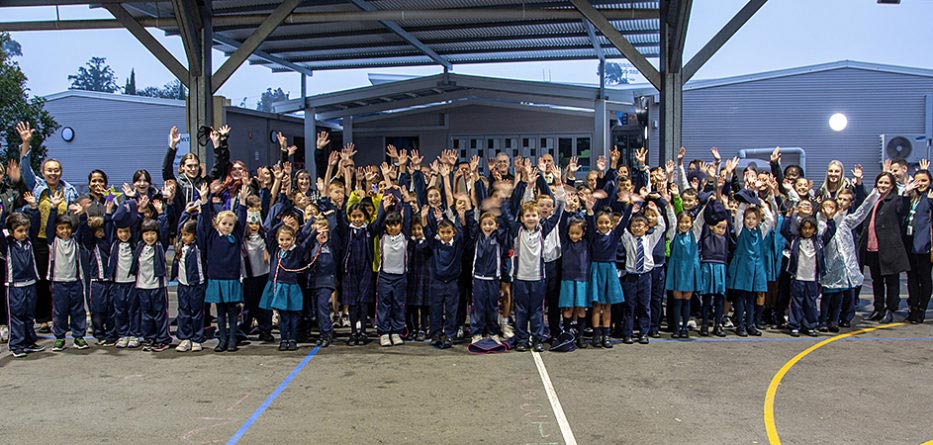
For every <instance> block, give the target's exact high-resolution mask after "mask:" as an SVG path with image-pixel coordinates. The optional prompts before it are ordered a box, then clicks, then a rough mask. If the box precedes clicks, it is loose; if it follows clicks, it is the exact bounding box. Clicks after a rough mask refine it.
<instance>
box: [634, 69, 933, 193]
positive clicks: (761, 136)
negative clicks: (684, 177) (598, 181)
mask: <svg viewBox="0 0 933 445" xmlns="http://www.w3.org/2000/svg"><path fill="white" fill-rule="evenodd" d="M852 65H853V66H858V65H860V64H859V63H852ZM862 65H867V64H862ZM882 67H883V66H882ZM895 68H896V67H895ZM903 71H904V72H911V71H916V72H917V73H915V74H906V73H903V72H894V71H885V70H883V68H879V69H863V68H858V67H841V68H838V69H831V70H824V71H817V72H804V73H800V74H793V75H787V76H782V77H774V78H767V74H766V73H764V74H763V77H765V78H763V79H761V80H752V81H744V82H739V83H732V84H728V83H725V84H720V85H719V86H711V87H708V88H693V89H686V90H685V91H684V106H683V143H684V146H686V147H687V158H688V159H693V158H701V159H707V160H708V159H710V155H709V148H710V147H712V146H716V147H719V150H720V152H721V153H722V154H723V157H724V158H725V157H731V156H733V155H735V154H736V152H737V151H738V150H740V149H743V148H755V147H773V146H775V145H778V146H785V147H802V148H804V149H805V150H806V153H807V172H806V174H807V176H808V177H809V178H811V179H812V180H813V182H814V187H819V185H820V184H821V183H822V182H823V178H824V176H825V169H826V166H827V164H828V163H829V161H831V160H833V159H838V160H841V161H842V162H843V164H844V165H845V167H846V175H847V176H848V175H849V170H850V169H851V168H852V166H853V165H855V164H856V163H860V164H862V166H863V167H864V169H865V178H866V182H869V183H870V182H871V181H873V180H874V178H875V176H876V175H877V174H878V173H880V171H881V165H880V162H881V158H880V149H881V142H880V139H879V135H880V134H882V133H886V134H889V135H890V134H921V133H923V131H924V122H923V120H924V94H929V93H933V76H931V75H930V74H926V75H924V73H923V72H922V70H913V69H904V70H903ZM689 87H690V84H688V88H689ZM658 113H659V108H658V106H657V105H652V106H651V109H650V118H649V119H650V121H652V122H653V121H655V120H657V119H658V117H657V116H658ZM833 113H844V114H845V115H846V116H847V117H848V120H849V124H848V127H847V128H846V129H845V130H843V131H841V132H835V131H833V130H832V129H830V128H829V117H830V116H831V115H832V114H833ZM651 127H653V125H652V126H651ZM649 138H650V149H651V162H652V164H653V165H657V156H658V129H655V128H650V130H649ZM764 159H767V155H765V156H764ZM791 160H794V158H791ZM765 162H766V161H765ZM787 163H788V162H786V161H785V162H784V165H785V166H786V165H787Z"/></svg>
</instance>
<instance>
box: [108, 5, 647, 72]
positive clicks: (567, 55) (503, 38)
mask: <svg viewBox="0 0 933 445" xmlns="http://www.w3.org/2000/svg"><path fill="white" fill-rule="evenodd" d="M282 3H285V2H284V1H269V0H266V1H259V2H256V1H248V0H214V1H213V2H212V5H213V14H212V17H213V18H212V21H213V29H214V46H215V48H217V49H219V50H222V51H225V53H226V54H227V55H228V56H229V55H231V54H233V52H234V51H235V50H236V48H237V47H239V45H240V44H241V43H243V42H244V41H245V40H247V39H248V38H249V37H250V36H251V35H253V33H254V32H255V31H256V30H257V29H258V28H259V27H260V25H261V24H262V22H263V20H264V19H265V18H266V17H268V16H269V15H270V14H272V13H273V11H275V10H276V8H278V7H280V6H281V5H282ZM591 3H592V4H593V6H594V7H595V8H596V9H598V10H599V11H600V12H601V13H603V14H604V15H605V16H606V17H607V18H608V19H609V21H610V23H611V24H612V26H613V27H614V28H615V29H616V30H618V31H620V32H621V33H622V34H623V35H624V36H625V37H626V38H627V39H628V40H629V41H630V42H631V44H632V45H634V46H635V48H637V49H638V51H639V52H640V53H642V54H643V55H644V56H646V57H658V55H659V52H660V49H659V44H660V36H659V27H660V20H659V18H658V17H659V12H658V7H659V5H658V3H659V2H658V1H605V0H596V1H593V2H591ZM124 6H125V7H126V9H127V10H128V11H129V12H130V13H131V14H132V15H133V16H134V17H135V18H136V19H137V20H139V21H140V22H141V23H143V24H145V25H147V26H149V25H150V24H151V25H154V26H157V27H159V28H160V29H162V30H163V31H165V32H166V33H167V34H169V35H177V34H178V33H179V28H178V25H177V23H176V21H175V19H174V12H173V8H172V6H171V5H170V4H167V3H165V2H124ZM165 19H168V20H165ZM588 26H589V23H588V22H586V20H585V19H584V18H583V16H582V15H581V14H580V13H579V12H578V11H577V10H576V9H574V6H573V5H572V4H571V2H570V1H566V0H526V1H514V0H319V1H300V2H299V3H298V6H297V7H296V8H295V9H294V10H293V11H292V12H291V13H290V14H289V15H288V17H286V18H285V19H284V20H283V21H282V23H281V24H279V25H278V27H276V28H275V29H274V31H272V32H271V34H269V35H268V37H266V38H265V40H264V41H263V42H262V44H261V45H259V47H258V50H257V51H256V52H254V53H253V54H252V55H251V56H250V57H249V59H248V60H249V62H250V64H257V65H266V66H269V68H271V69H272V70H273V71H299V70H298V69H296V68H299V67H300V68H301V70H300V71H309V70H334V69H351V68H376V67H391V66H412V65H435V64H439V65H443V66H445V67H448V68H449V67H450V66H451V65H455V64H462V63H496V62H517V61H544V60H570V59H597V58H602V57H605V58H622V57H624V56H622V54H620V52H619V50H618V49H616V47H615V46H613V44H612V43H611V42H610V41H609V40H608V39H606V38H605V37H604V36H603V35H602V34H600V33H598V32H595V33H591V31H592V29H588ZM591 37H592V39H591ZM593 39H595V41H596V42H595V45H594V42H593Z"/></svg>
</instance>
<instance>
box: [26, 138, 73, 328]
mask: <svg viewBox="0 0 933 445" xmlns="http://www.w3.org/2000/svg"><path fill="white" fill-rule="evenodd" d="M17 130H19V136H20V140H21V141H22V147H21V154H22V158H21V159H20V166H21V169H22V174H23V182H24V183H25V184H26V187H27V188H28V189H31V190H32V194H33V195H35V197H36V201H37V202H38V203H39V215H40V216H39V238H40V239H42V240H44V239H45V224H46V222H47V220H48V218H49V211H50V210H51V209H52V199H51V196H52V194H59V193H61V194H62V196H63V199H62V203H61V205H59V207H58V213H59V214H60V215H64V214H66V213H67V212H68V205H70V204H71V203H72V202H75V200H77V199H78V191H77V190H76V189H75V188H74V187H73V186H72V185H71V184H69V183H68V182H67V181H65V180H63V179H62V164H61V163H60V162H58V161H56V160H55V159H46V160H45V162H43V163H42V177H41V178H37V177H36V173H35V172H33V171H32V165H31V164H30V161H31V160H32V159H31V156H32V155H31V153H30V152H29V147H30V146H29V143H30V141H31V140H32V135H33V131H32V130H31V129H30V128H29V127H28V125H26V126H18V127H17ZM32 246H33V252H34V253H35V255H36V268H37V269H38V270H39V282H38V283H36V321H37V322H39V330H38V332H41V333H48V332H49V321H51V320H52V292H51V288H50V287H49V286H50V283H49V281H48V280H47V279H46V277H47V276H48V268H49V244H48V243H47V242H45V241H41V242H38V243H33V245H32Z"/></svg>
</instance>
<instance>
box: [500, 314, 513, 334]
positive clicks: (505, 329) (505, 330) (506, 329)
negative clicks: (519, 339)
mask: <svg viewBox="0 0 933 445" xmlns="http://www.w3.org/2000/svg"><path fill="white" fill-rule="evenodd" d="M499 326H502V338H506V339H508V338H512V337H514V336H515V328H513V327H512V325H511V324H509V321H508V319H505V320H503V322H502V323H499Z"/></svg>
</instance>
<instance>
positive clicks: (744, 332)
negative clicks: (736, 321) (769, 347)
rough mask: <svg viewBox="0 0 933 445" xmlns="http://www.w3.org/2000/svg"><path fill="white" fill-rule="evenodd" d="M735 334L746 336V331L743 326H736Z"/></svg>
mask: <svg viewBox="0 0 933 445" xmlns="http://www.w3.org/2000/svg"><path fill="white" fill-rule="evenodd" d="M735 335H738V336H739V337H748V332H746V331H745V328H738V329H736V330H735Z"/></svg>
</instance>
